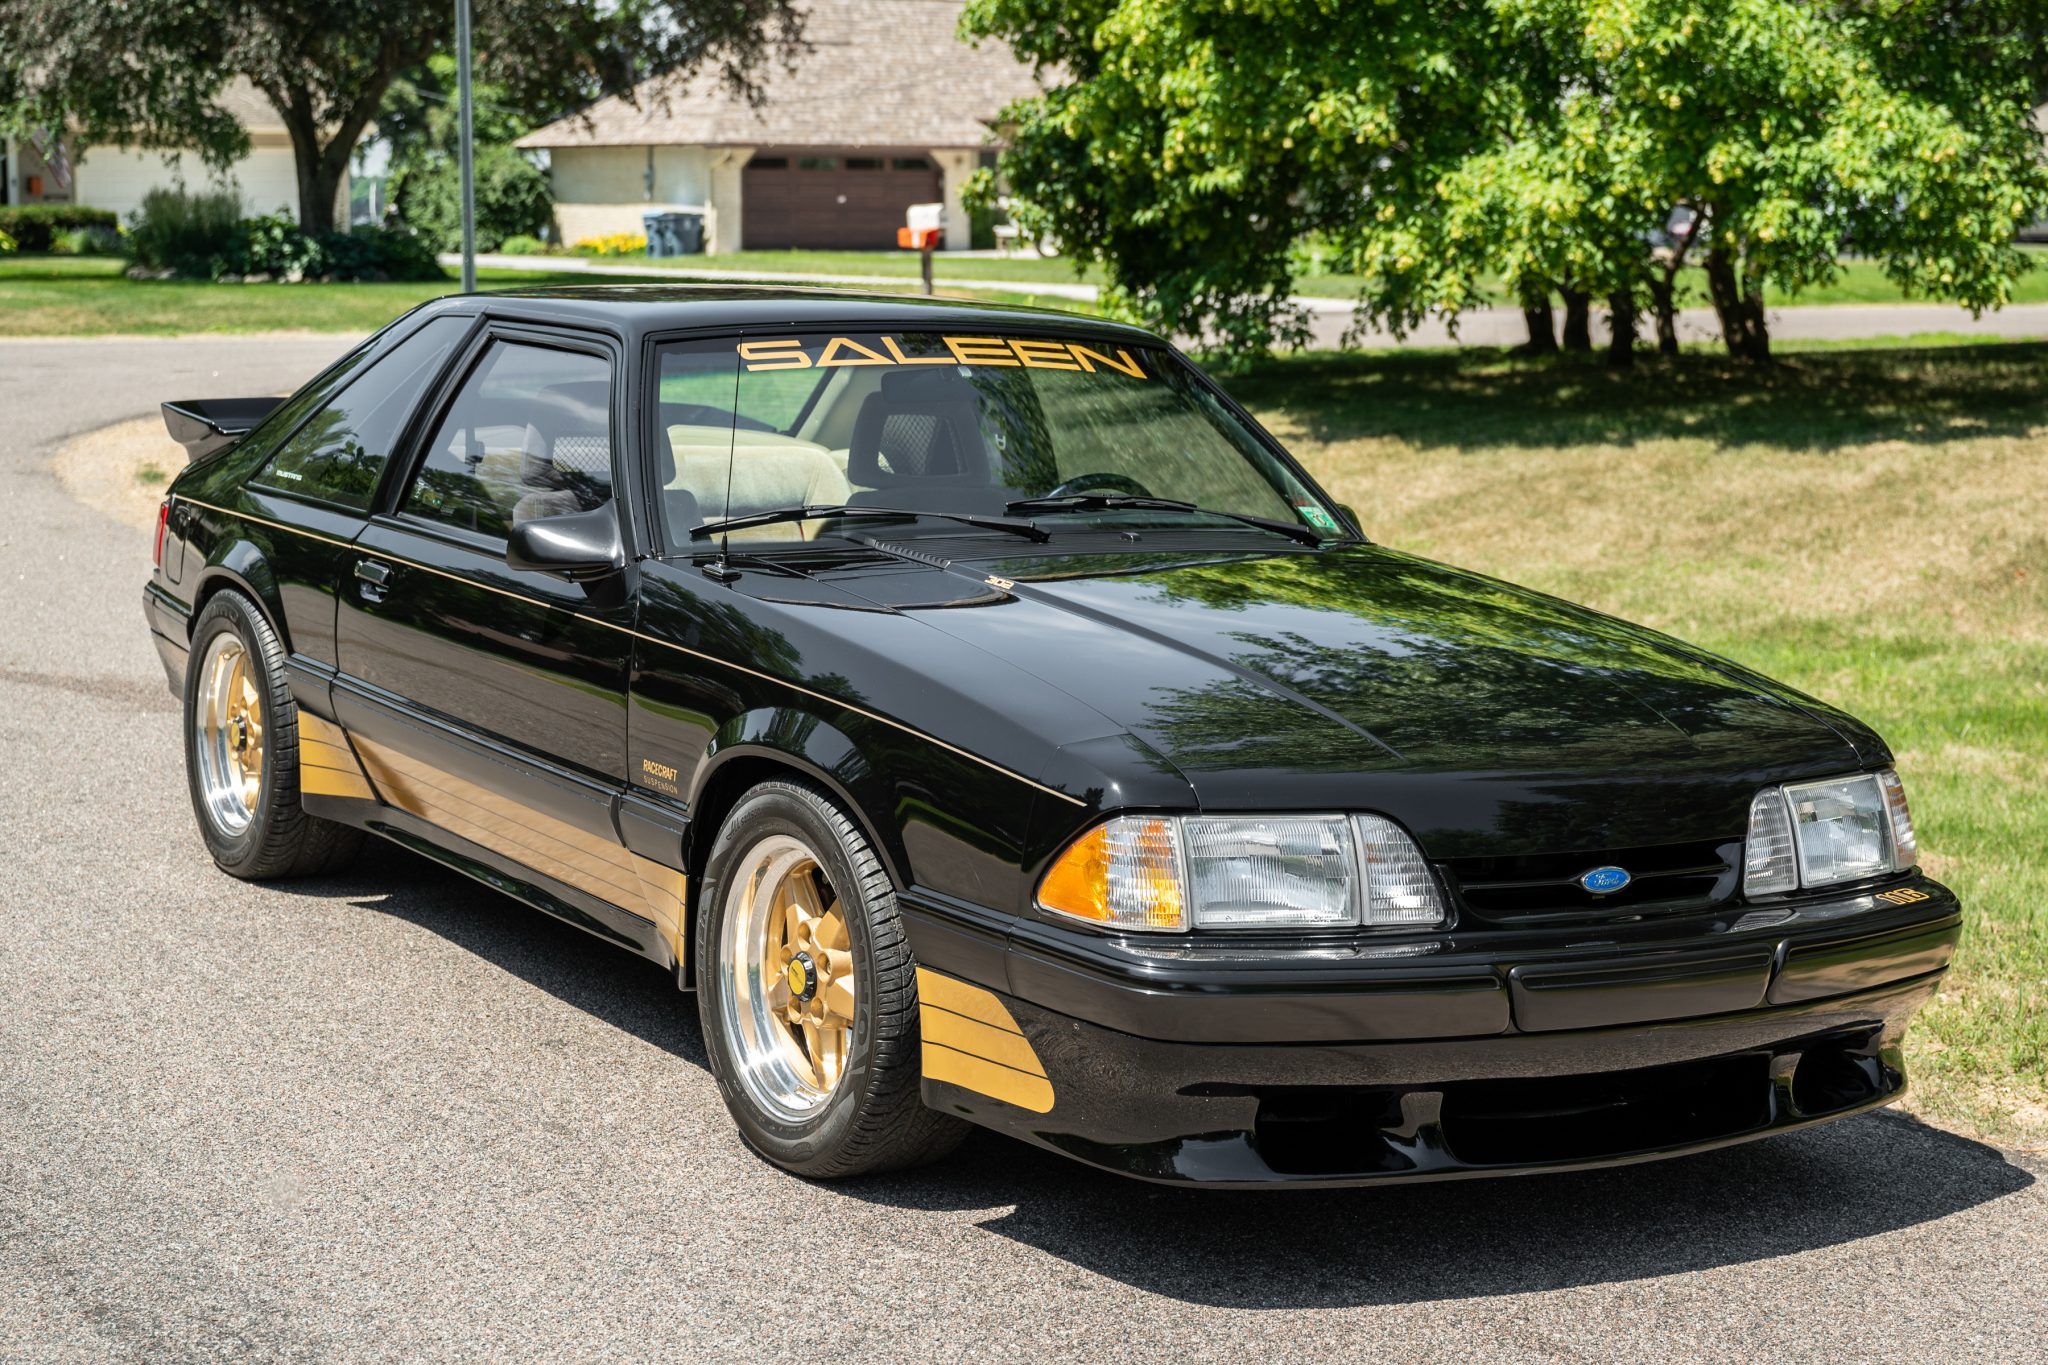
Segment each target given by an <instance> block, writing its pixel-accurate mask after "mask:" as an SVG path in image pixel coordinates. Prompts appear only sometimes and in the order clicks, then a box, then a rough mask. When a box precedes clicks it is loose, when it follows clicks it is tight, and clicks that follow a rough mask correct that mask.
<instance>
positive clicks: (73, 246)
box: [50, 226, 128, 256]
mask: <svg viewBox="0 0 2048 1365" xmlns="http://www.w3.org/2000/svg"><path fill="white" fill-rule="evenodd" d="M127 249H128V248H127V243H126V242H124V241H122V240H121V232H120V229H118V228H110V227H98V226H95V227H77V228H65V229H63V230H62V231H61V232H58V233H56V234H55V235H53V236H52V237H51V238H50V250H51V251H53V252H55V253H56V254H57V255H59V256H119V255H121V254H122V253H123V252H124V251H126V250H127Z"/></svg>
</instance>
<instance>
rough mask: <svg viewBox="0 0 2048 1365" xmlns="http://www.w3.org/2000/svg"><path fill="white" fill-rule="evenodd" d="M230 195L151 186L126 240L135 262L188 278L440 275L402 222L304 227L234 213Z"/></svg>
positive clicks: (428, 248)
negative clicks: (398, 224)
mask: <svg viewBox="0 0 2048 1365" xmlns="http://www.w3.org/2000/svg"><path fill="white" fill-rule="evenodd" d="M239 209H240V205H239V202H238V201H237V200H236V199H235V198H234V196H232V195H225V196H220V195H204V196H198V197H197V198H195V197H193V196H190V195H184V194H181V193H178V192H176V191H170V190H157V191H153V192H151V193H150V195H149V196H148V197H147V198H145V199H144V200H143V201H142V209H141V211H140V212H138V213H137V215H136V219H135V228H134V231H133V232H132V233H131V234H130V237H129V242H130V245H131V246H132V248H133V250H134V255H135V260H136V263H137V264H138V265H140V266H143V267H145V268H147V269H150V270H163V271H168V272H170V273H171V274H174V275H179V276H183V277H185V278H188V279H212V280H243V279H252V278H253V279H270V280H440V279H446V278H447V274H446V273H445V272H444V271H443V270H442V269H441V267H440V264H439V263H438V262H436V261H435V259H434V249H433V247H432V246H431V245H430V244H428V243H427V242H424V241H422V240H421V239H420V238H419V237H418V236H416V235H415V234H413V233H411V232H407V231H405V230H403V229H400V228H376V227H367V228H358V229H357V230H356V231H354V232H320V233H312V234H308V233H306V232H303V231H301V230H300V229H299V225H298V224H297V223H295V222H293V221H292V220H291V219H289V218H285V217H282V216H280V215H277V214H267V215H265V216H263V217H260V218H242V217H240V216H239Z"/></svg>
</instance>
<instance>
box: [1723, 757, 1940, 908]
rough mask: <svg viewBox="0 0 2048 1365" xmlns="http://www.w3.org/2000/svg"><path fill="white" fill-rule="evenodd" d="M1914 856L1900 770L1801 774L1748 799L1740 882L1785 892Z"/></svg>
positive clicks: (1749, 890)
mask: <svg viewBox="0 0 2048 1365" xmlns="http://www.w3.org/2000/svg"><path fill="white" fill-rule="evenodd" d="M1917 860H1918V847H1917V841H1916V839H1915V837H1914V834H1913V814H1912V811H1911V810H1910V809H1909V808H1908V807H1907V805H1906V789H1905V786H1904V785H1903V784H1902V783H1901V782H1900V781H1899V775H1898V774H1897V773H1895V772H1893V771H1891V770H1890V769H1886V770H1885V771H1884V772H1881V773H1861V774H1859V775H1857V776H1855V777H1837V778H1829V779H1828V780H1826V781H1823V782H1796V783H1792V784H1790V785H1788V786H1784V787H1767V788H1765V789H1764V790H1763V791H1760V792H1758V793H1757V795H1756V799H1755V800H1754V801H1752V802H1750V806H1749V838H1748V841H1747V842H1746V844H1745V845H1744V853H1743V875H1742V889H1743V892H1744V893H1745V894H1746V895H1750V896H1771V895H1782V894H1784V893H1785V892H1788V891H1792V890H1795V889H1798V888H1800V887H1815V886H1833V885H1836V884H1838V883H1840V882H1853V881H1861V880H1863V879H1865V878H1868V877H1877V876H1882V875H1883V874H1885V873H1887V872H1902V871H1904V870H1905V869H1907V868H1909V867H1911V866H1913V864H1914V863H1915V862H1916V861H1917Z"/></svg>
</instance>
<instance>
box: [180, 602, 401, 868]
mask: <svg viewBox="0 0 2048 1365" xmlns="http://www.w3.org/2000/svg"><path fill="white" fill-rule="evenodd" d="M189 657H190V659H191V663H190V665H189V666H188V667H187V668H186V670H185V774H186V781H187V786H188V787H189V788H190V790H191V793H192V811H193V814H194V815H196V816H197V817H198V819H199V834H200V837H201V838H202V839H203V840H205V842H206V851H207V852H208V853H210V854H212V855H213V860H214V862H216V863H218V864H219V865H220V868H221V870H222V871H223V872H226V873H228V874H230V875H232V876H236V877H241V878H243V879H245V880H248V881H265V880H269V879H271V878H276V877H312V876H319V875H321V874H323V873H329V872H335V871H338V870H340V869H341V868H343V867H345V866H347V865H348V864H349V863H350V862H351V861H353V860H354V858H355V856H356V854H357V853H359V852H360V851H361V850H362V847H363V840H364V837H365V836H364V834H363V832H362V831H361V830H358V829H351V828H349V827H348V826H346V825H337V824H335V823H334V822H333V821H331V820H322V819H320V818H318V817H317V816H312V815H308V814H306V812H305V809H304V807H302V806H301V805H300V803H299V708H298V704H297V703H296V702H294V701H293V700H292V694H291V689H290V688H289V687H288V686H287V685H286V683H285V679H284V647H283V646H282V645H281V644H279V642H278V639H277V632H275V631H273V630H272V629H271V628H270V623H269V622H268V621H266V620H265V619H264V618H263V613H262V612H260V611H258V610H257V608H256V604H255V603H253V602H251V601H250V600H249V599H248V598H247V597H244V596H243V595H242V594H241V593H239V592H236V591H234V590H232V589H229V590H226V591H223V592H220V593H217V594H215V595H214V596H213V597H212V598H211V599H209V600H208V602H207V604H206V606H205V607H204V608H202V609H201V610H200V613H199V617H198V619H197V620H196V621H195V622H193V626H192V652H191V654H190V656H189Z"/></svg>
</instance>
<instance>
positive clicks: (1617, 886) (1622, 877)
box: [1579, 867, 1635, 896]
mask: <svg viewBox="0 0 2048 1365" xmlns="http://www.w3.org/2000/svg"><path fill="white" fill-rule="evenodd" d="M1634 880H1635V879H1634V878H1633V877H1631V876H1629V875H1628V869H1626V868H1621V867H1596V868H1594V869H1593V870H1592V871H1591V872H1588V873H1586V874H1584V875H1583V876H1581V877H1580V878H1579V885H1580V886H1583V887H1585V888H1586V889H1587V890H1588V891H1590V892H1592V893H1593V894H1594V895H1596V896H1611V895H1613V894H1614V893H1615V892H1617V891H1619V890H1621V888H1623V887H1624V886H1627V885H1628V884H1629V883H1630V882H1631V881H1634Z"/></svg>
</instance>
